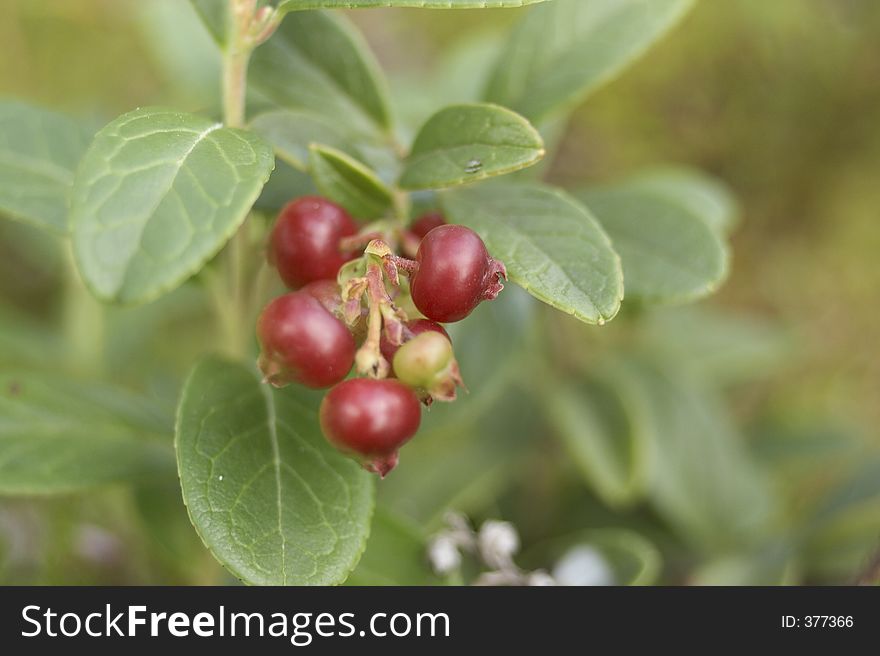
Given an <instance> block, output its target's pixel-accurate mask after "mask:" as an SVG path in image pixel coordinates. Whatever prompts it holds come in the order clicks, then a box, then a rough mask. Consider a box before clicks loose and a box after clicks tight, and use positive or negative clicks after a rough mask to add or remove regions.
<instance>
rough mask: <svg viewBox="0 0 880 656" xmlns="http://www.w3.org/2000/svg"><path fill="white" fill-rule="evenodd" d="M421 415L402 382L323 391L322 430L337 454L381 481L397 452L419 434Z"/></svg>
mask: <svg viewBox="0 0 880 656" xmlns="http://www.w3.org/2000/svg"><path fill="white" fill-rule="evenodd" d="M421 413H422V410H421V406H420V405H419V400H418V398H417V397H416V395H415V392H413V391H412V390H411V389H410V388H409V387H407V386H406V385H404V384H403V383H400V382H398V381H396V380H388V379H385V380H374V379H372V378H353V379H351V380H346V381H344V382H342V383H340V384H339V385H337V386H336V387H334V388H333V389H331V390H330V391H329V392H327V395H326V396H325V397H324V400H323V401H322V402H321V410H320V419H321V430H322V431H323V432H324V436H325V437H326V438H327V440H328V441H329V442H330V443H331V444H333V445H334V446H335V447H336V448H337V449H339V450H340V451H342V452H344V453H347V454H349V455H353V456H356V457H357V458H358V459H359V460H360V461H361V462H362V463H363V465H364V467H365V468H367V469H368V470H370V471H373V472H376V473H377V474H379V475H381V476H383V477H384V476H385V475H386V474H387V473H388V472H389V471H391V470H392V469H393V468H394V466H395V465H396V464H397V450H398V449H399V448H400V447H401V446H403V444H404V443H406V442H407V441H408V440H409V439H410V438H411V437H412V436H413V435H415V434H416V431H417V430H418V429H419V423H420V421H421Z"/></svg>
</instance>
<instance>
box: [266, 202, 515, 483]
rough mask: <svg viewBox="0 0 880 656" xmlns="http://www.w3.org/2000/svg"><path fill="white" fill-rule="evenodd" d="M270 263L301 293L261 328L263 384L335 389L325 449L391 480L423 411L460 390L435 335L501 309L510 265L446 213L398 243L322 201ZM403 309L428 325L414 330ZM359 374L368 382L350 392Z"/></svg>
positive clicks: (295, 218) (276, 247)
mask: <svg viewBox="0 0 880 656" xmlns="http://www.w3.org/2000/svg"><path fill="white" fill-rule="evenodd" d="M377 237H378V238H377ZM389 244H399V245H400V247H401V248H402V249H403V250H404V251H406V252H411V251H414V252H415V260H408V259H405V258H403V257H401V256H399V255H397V254H396V253H395V252H394V249H393V248H392V247H391V246H390V245H389ZM358 251H360V252H358ZM268 257H269V261H270V262H271V263H272V264H273V265H274V266H275V268H276V269H277V270H278V273H279V275H280V277H281V279H282V280H283V281H284V283H285V284H286V285H287V287H289V288H290V289H292V290H294V291H291V292H289V293H287V294H284V295H283V296H279V297H278V298H276V299H274V300H272V301H271V302H270V303H269V304H268V305H267V306H266V308H265V309H264V310H263V312H262V314H261V315H260V318H259V320H258V322H257V335H258V338H259V341H260V347H261V350H260V357H259V361H258V364H259V366H260V369H261V371H262V372H263V374H264V376H265V382H268V383H270V384H272V385H274V386H276V387H283V386H284V385H287V384H289V383H299V384H301V385H305V386H307V387H312V388H317V389H320V388H327V387H332V389H331V390H330V391H329V392H328V393H327V395H326V396H325V397H324V400H323V401H322V403H321V409H320V423H321V428H322V430H323V432H324V435H325V437H326V438H327V439H328V440H329V441H330V442H331V443H332V444H333V445H334V446H336V447H337V448H338V449H340V450H341V451H343V452H344V453H347V454H349V455H352V456H354V457H356V458H358V460H359V461H360V462H361V463H362V464H363V465H364V467H366V468H367V469H368V470H370V471H374V472H376V473H378V474H380V475H382V476H384V475H385V474H387V473H388V472H389V471H390V470H391V469H392V468H393V467H394V466H395V465H396V464H397V458H398V449H399V448H400V447H401V446H402V445H403V444H404V443H405V442H407V441H408V440H409V439H410V438H412V437H413V435H415V433H416V431H417V430H418V428H419V423H420V421H421V403H424V404H426V405H429V404H430V403H431V402H432V401H434V400H440V401H452V400H454V399H455V394H456V387H458V386H461V385H463V383H462V380H461V377H460V375H459V370H458V363H457V362H456V360H455V355H454V353H453V349H452V342H451V340H450V339H449V335H448V334H447V332H446V330H445V329H444V328H443V326H441V325H440V323H441V322H443V323H447V322H453V321H459V320H461V319H463V318H464V317H466V316H467V315H469V314H470V313H471V312H472V311H473V310H474V308H475V307H476V306H477V305H478V304H479V303H480V302H481V301H483V300H487V299H493V298H495V297H496V296H497V295H498V293H499V292H500V291H501V289H502V284H501V281H500V278H502V277H504V278H506V271H505V269H504V265H503V264H501V263H500V262H498V261H497V260H494V259H492V257H491V256H490V255H489V253H488V252H487V250H486V247H485V245H484V244H483V241H482V240H481V239H480V238H479V236H478V235H477V234H476V233H475V232H473V231H472V230H470V229H468V228H465V227H463V226H458V225H448V224H446V222H445V220H444V218H443V216H442V215H441V214H440V213H437V212H432V213H429V214H425V215H423V216H422V217H420V218H419V219H417V220H416V221H415V222H414V223H413V224H412V225H411V226H410V227H409V229H407V230H402V231H397V232H396V233H395V232H394V231H392V230H388V231H385V232H377V231H375V230H372V231H370V230H368V229H364V230H359V227H358V225H357V224H356V223H355V222H354V220H353V219H352V218H351V217H350V216H349V215H348V213H347V212H346V211H345V210H344V209H343V208H341V207H339V206H338V205H336V204H334V203H332V202H331V201H329V200H327V199H325V198H320V197H315V196H306V197H303V198H298V199H297V200H294V201H293V202H291V203H289V204H288V205H287V206H286V207H285V208H284V209H283V210H282V211H281V213H280V215H279V216H278V219H277V221H276V223H275V227H274V229H273V231H272V234H271V238H270V243H269V256H268ZM400 273H403V274H404V275H405V276H406V277H408V278H409V284H408V285H406V284H405V283H404V281H402V280H401V278H400V276H399V274H400ZM407 297H408V298H407ZM404 305H406V306H411V307H414V308H415V310H416V311H417V312H418V313H420V314H422V315H423V318H418V317H415V316H413V317H412V318H410V316H408V315H407V314H406V313H405V312H404V311H403V310H402V309H401V307H402V306H404ZM353 366H354V367H355V369H356V371H357V373H358V374H361V376H364V377H356V378H350V379H348V380H345V379H346V378H347V377H348V376H349V374H350V373H351V370H352V367H353Z"/></svg>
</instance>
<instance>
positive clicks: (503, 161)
mask: <svg viewBox="0 0 880 656" xmlns="http://www.w3.org/2000/svg"><path fill="white" fill-rule="evenodd" d="M543 156H544V142H543V140H542V139H541V135H540V134H538V131H537V130H535V128H533V127H532V126H531V125H530V124H529V122H528V121H527V120H525V119H524V118H523V117H522V116H519V115H517V114H515V113H514V112H511V111H510V110H509V109H505V108H504V107H499V106H497V105H486V104H467V105H452V106H451V107H446V108H444V109H441V110H440V111H439V112H437V113H436V114H434V116H432V117H431V118H430V119H428V122H427V123H425V125H424V126H422V129H421V130H420V131H419V133H418V135H417V136H416V139H415V143H414V144H413V147H412V151H411V152H410V154H409V157H408V158H407V161H406V166H405V167H404V170H403V174H402V175H401V178H400V186H401V187H403V188H404V189H441V188H443V187H452V186H455V185H460V184H465V183H468V182H476V181H477V180H483V179H485V178H490V177H493V176H496V175H502V174H504V173H510V172H512V171H518V170H520V169H523V168H526V167H528V166H531V165H532V164H534V163H536V162H537V161H538V160H540V159H541V158H542V157H543Z"/></svg>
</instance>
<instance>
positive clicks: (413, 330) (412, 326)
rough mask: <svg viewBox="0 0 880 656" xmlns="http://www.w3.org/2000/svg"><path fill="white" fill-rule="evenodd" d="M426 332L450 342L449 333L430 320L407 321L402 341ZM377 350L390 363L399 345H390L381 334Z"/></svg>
mask: <svg viewBox="0 0 880 656" xmlns="http://www.w3.org/2000/svg"><path fill="white" fill-rule="evenodd" d="M426 331H434V332H436V333H440V334H441V335H443V336H444V337H445V338H446V339H448V340H449V341H450V342H451V341H452V339H451V338H450V337H449V333H447V332H446V329H445V328H444V327H443V326H441V325H440V324H439V323H437V322H436V321H431V320H430V319H414V320H412V321H407V322H406V325H405V327H404V330H403V333H404V341H406V340H409V339H412V338H413V337H417V336H418V335H421V334H422V333H423V332H426ZM379 348H380V350H381V351H382V356H383V357H384V358H385V359H386V360H388V362H389V363H391V362H393V361H394V354H395V353H397V349H399V348H400V344H392V343H391V342H390V341H389V340H388V338H387V337H386V336H385V333H384V332H383V333H382V341H380V342H379Z"/></svg>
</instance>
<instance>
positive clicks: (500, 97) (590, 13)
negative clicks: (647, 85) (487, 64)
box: [486, 0, 694, 122]
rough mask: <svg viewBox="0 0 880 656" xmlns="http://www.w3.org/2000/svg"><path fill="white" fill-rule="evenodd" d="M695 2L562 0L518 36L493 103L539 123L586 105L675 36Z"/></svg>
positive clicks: (536, 14)
mask: <svg viewBox="0 0 880 656" xmlns="http://www.w3.org/2000/svg"><path fill="white" fill-rule="evenodd" d="M693 4H694V0H649V1H646V0H589V1H588V2H585V1H584V0H555V1H554V2H548V3H547V4H545V5H542V6H540V7H536V8H535V9H533V10H531V11H530V12H529V13H528V14H526V16H525V17H524V18H523V20H522V21H521V22H520V24H519V25H518V27H517V28H516V29H515V30H514V32H513V34H512V35H511V37H510V38H509V39H508V40H507V45H506V48H505V49H504V51H502V53H501V55H500V56H499V58H498V63H497V64H496V66H495V70H494V72H493V74H492V77H491V78H490V81H489V84H488V87H487V89H486V99H487V100H490V101H492V102H497V103H498V104H500V105H505V106H507V107H510V108H511V109H514V110H516V111H518V112H519V113H520V114H522V115H523V116H526V117H527V118H529V119H530V120H531V121H533V122H540V121H543V120H544V119H545V118H548V117H549V116H550V115H552V114H554V113H556V112H563V111H565V110H568V109H571V108H572V107H574V106H575V105H577V104H579V103H580V102H581V101H582V100H583V99H584V98H585V97H586V96H587V95H589V94H590V93H591V92H592V91H595V90H596V89H597V88H599V87H600V86H601V85H603V84H605V83H606V82H609V81H610V80H612V79H613V78H614V77H615V76H617V75H618V74H619V73H620V72H621V71H622V70H623V69H625V68H626V66H627V65H629V64H630V63H632V62H633V61H634V60H635V59H637V58H638V57H639V56H640V55H641V54H642V53H644V51H645V50H647V48H648V47H649V46H650V45H651V44H652V43H654V42H655V41H657V40H658V39H660V38H661V37H662V36H663V35H664V34H666V32H668V31H669V30H670V29H671V28H672V27H673V26H674V25H675V24H676V23H677V22H678V21H679V20H680V19H681V18H682V17H683V16H684V15H685V14H686V13H687V11H688V10H689V9H690V7H691V6H692V5H693Z"/></svg>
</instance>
